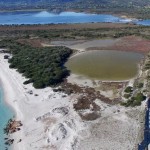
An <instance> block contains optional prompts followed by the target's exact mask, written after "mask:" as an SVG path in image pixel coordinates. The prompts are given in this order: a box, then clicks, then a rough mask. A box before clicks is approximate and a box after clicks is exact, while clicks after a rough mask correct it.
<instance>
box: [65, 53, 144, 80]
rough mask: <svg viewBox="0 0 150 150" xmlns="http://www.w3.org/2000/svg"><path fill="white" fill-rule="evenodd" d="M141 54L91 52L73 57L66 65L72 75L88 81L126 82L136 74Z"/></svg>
mask: <svg viewBox="0 0 150 150" xmlns="http://www.w3.org/2000/svg"><path fill="white" fill-rule="evenodd" d="M142 58H143V55H142V54H139V53H135V52H121V51H114V50H99V51H97V50H93V51H87V52H84V53H80V54H78V55H75V56H73V57H72V58H70V59H69V60H68V62H67V63H66V67H67V68H68V69H69V70H71V72H72V73H74V74H77V75H80V76H84V77H87V78H90V79H98V80H106V81H119V80H128V79H131V78H133V77H135V76H136V75H137V73H138V63H139V62H140V60H141V59H142Z"/></svg>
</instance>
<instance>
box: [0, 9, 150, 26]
mask: <svg viewBox="0 0 150 150" xmlns="http://www.w3.org/2000/svg"><path fill="white" fill-rule="evenodd" d="M89 22H112V23H128V22H133V23H135V24H141V25H150V20H142V21H138V20H134V21H133V20H131V19H126V18H121V17H117V16H113V15H108V14H89V13H77V12H61V13H51V12H48V11H36V12H30V11H26V12H1V13H0V25H11V24H18V25H20V24H58V23H89Z"/></svg>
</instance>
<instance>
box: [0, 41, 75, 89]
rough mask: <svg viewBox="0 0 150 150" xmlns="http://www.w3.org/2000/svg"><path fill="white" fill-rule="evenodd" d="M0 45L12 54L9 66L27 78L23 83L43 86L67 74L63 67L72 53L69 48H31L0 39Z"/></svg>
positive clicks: (52, 83)
mask: <svg viewBox="0 0 150 150" xmlns="http://www.w3.org/2000/svg"><path fill="white" fill-rule="evenodd" d="M0 46H3V47H7V48H9V49H10V52H11V53H12V55H13V57H12V58H11V59H9V63H10V66H9V67H10V68H16V69H17V71H18V72H19V73H22V74H23V76H25V77H26V78H29V80H27V81H25V82H24V84H28V83H31V82H33V86H34V87H35V88H44V87H47V86H52V85H57V84H58V83H60V82H61V81H62V80H63V79H64V78H65V77H66V76H67V75H68V74H69V71H68V70H67V69H66V68H65V67H64V63H65V62H66V60H67V59H68V57H69V56H70V55H71V53H72V50H71V49H69V48H66V47H63V46H60V47H58V46H57V47H47V48H33V47H31V46H29V45H23V44H19V43H16V42H14V41H11V40H4V41H1V42H0Z"/></svg>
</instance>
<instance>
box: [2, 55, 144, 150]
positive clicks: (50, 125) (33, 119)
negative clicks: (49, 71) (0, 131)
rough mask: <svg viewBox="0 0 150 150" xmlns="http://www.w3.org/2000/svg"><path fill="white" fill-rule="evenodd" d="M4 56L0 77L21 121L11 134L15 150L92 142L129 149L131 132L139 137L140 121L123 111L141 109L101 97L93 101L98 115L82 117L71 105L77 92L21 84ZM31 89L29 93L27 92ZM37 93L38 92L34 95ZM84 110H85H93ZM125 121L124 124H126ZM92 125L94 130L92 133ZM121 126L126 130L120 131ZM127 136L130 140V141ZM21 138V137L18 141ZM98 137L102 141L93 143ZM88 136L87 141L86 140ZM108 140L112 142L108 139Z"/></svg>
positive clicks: (97, 145) (67, 147)
mask: <svg viewBox="0 0 150 150" xmlns="http://www.w3.org/2000/svg"><path fill="white" fill-rule="evenodd" d="M3 56H4V54H0V67H1V72H0V78H1V80H2V81H3V88H4V90H5V95H6V96H5V100H6V101H7V102H8V104H10V105H11V106H12V107H13V108H14V109H15V111H16V119H17V120H20V121H21V122H22V123H23V128H21V131H18V132H16V133H14V134H13V135H11V136H12V137H13V139H15V142H14V144H13V145H12V148H13V149H14V150H27V149H28V150H40V149H41V147H42V148H43V149H44V148H45V147H48V148H49V149H52V150H53V148H54V147H55V148H56V149H63V150H72V149H73V148H74V149H78V150H81V149H82V150H89V149H92V148H93V146H94V147H95V148H97V149H100V148H102V147H104V148H109V149H111V148H113V149H122V150H126V149H127V147H129V148H131V149H132V147H133V145H134V146H135V145H136V144H137V141H135V140H134V138H133V135H134V136H135V137H137V138H138V136H137V133H138V132H140V131H139V130H140V129H139V127H140V123H139V121H138V120H136V119H135V118H134V117H133V118H132V117H130V116H128V115H127V114H126V112H128V113H131V112H132V111H135V114H136V117H138V116H137V115H139V113H140V111H142V110H138V107H137V108H133V110H132V109H131V108H124V107H122V106H119V105H114V106H109V105H108V104H107V103H106V104H105V103H103V102H102V101H101V100H96V101H97V103H96V104H97V105H99V106H100V107H101V110H100V113H101V117H100V118H98V119H97V120H95V121H89V122H88V121H84V120H82V119H81V118H80V116H79V114H78V111H75V110H74V107H73V104H74V103H75V102H76V101H77V97H78V96H79V95H76V94H73V95H64V93H61V92H58V93H57V92H54V91H53V90H52V88H50V87H48V88H45V89H34V88H33V86H32V84H29V85H23V81H24V80H25V78H24V77H22V76H21V74H19V73H18V72H16V70H15V69H9V64H8V62H7V60H5V59H3ZM31 91H32V94H30V93H31ZM36 94H38V96H35V95H36ZM35 108H36V109H35ZM140 108H142V107H140ZM118 109H119V111H118ZM83 111H84V112H85V113H88V112H91V111H92V110H83ZM105 117H107V118H108V119H105ZM124 119H125V120H124ZM101 122H102V123H101ZM124 122H127V124H126V125H125V123H124ZM109 124H112V126H109ZM92 126H94V130H96V133H94V134H93V133H92V132H93V128H92ZM105 127H107V132H108V133H109V134H108V135H105V134H106V133H105V130H106V129H105ZM112 127H113V128H114V130H113V131H112ZM91 129H92V130H91ZM118 129H119V131H120V132H118ZM122 130H124V133H125V134H124V133H122V132H121V131H122ZM64 131H65V132H64ZM116 132H117V135H116ZM97 133H99V134H97ZM103 135H105V136H104V137H103ZM102 137H103V138H102ZM112 137H114V139H113V138H112ZM128 137H130V140H131V141H132V142H131V144H130V143H129V141H128ZM120 138H121V139H122V140H123V141H124V138H125V139H126V140H125V141H124V143H123V144H122V143H120V140H118V139H120ZM20 139H21V140H22V141H21V142H20V143H18V141H19V140H20ZM97 139H100V141H101V142H99V143H96V141H97ZM88 140H89V142H88V143H91V144H90V145H88V144H87V143H86V142H87V141H88ZM108 140H109V141H111V142H110V143H108ZM49 141H51V142H49ZM114 142H117V144H114ZM72 143H74V147H72ZM87 146H88V147H87Z"/></svg>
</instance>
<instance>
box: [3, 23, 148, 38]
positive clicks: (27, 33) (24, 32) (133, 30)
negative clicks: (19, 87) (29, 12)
mask: <svg viewBox="0 0 150 150" xmlns="http://www.w3.org/2000/svg"><path fill="white" fill-rule="evenodd" d="M51 26H53V25H33V26H32V25H31V26H29V25H28V26H27V25H21V26H19V27H18V26H17V25H10V26H9V25H8V26H0V29H1V30H0V37H1V38H6V37H10V38H14V37H15V38H25V39H29V38H30V37H39V38H43V39H49V40H58V39H93V38H94V39H97V38H119V37H124V36H130V35H135V36H140V37H143V38H145V39H150V27H149V26H136V25H135V26H134V25H133V26H132V27H131V26H129V27H127V26H125V27H123V26H122V27H121V26H120V27H118V28H107V27H106V28H105V27H100V28H88V26H87V27H86V28H83V29H82V28H76V29H51ZM30 27H31V28H30ZM34 27H35V28H34ZM38 27H39V28H38Z"/></svg>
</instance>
